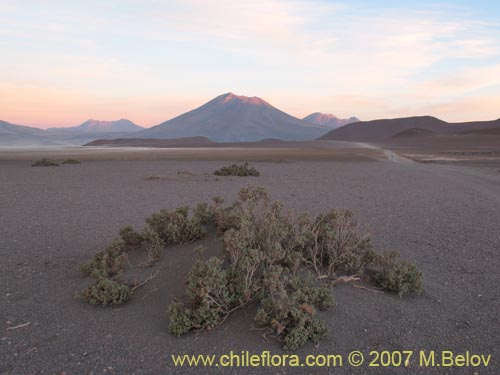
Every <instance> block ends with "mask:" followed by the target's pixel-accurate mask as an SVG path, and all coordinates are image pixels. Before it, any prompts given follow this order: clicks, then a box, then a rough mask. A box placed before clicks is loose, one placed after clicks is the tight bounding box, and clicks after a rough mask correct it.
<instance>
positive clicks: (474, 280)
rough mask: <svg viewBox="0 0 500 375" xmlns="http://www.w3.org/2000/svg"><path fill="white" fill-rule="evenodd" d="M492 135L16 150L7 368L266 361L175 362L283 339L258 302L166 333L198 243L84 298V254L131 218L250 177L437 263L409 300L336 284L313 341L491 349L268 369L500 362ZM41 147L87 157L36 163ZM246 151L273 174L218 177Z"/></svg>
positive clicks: (5, 168)
mask: <svg viewBox="0 0 500 375" xmlns="http://www.w3.org/2000/svg"><path fill="white" fill-rule="evenodd" d="M271 143H272V142H271ZM410 146H411V147H410ZM488 147H489V148H488V149H487V150H486V151H484V150H482V151H480V152H482V153H484V152H488V154H487V157H485V155H484V154H482V153H479V154H478V153H475V154H474V152H476V151H474V150H466V151H460V152H466V153H467V154H460V153H458V152H455V153H453V152H454V151H453V148H450V149H449V150H448V151H447V154H446V160H443V158H442V157H441V158H440V157H439V155H438V156H436V155H437V151H436V149H433V148H432V147H430V146H429V147H420V146H419V145H416V146H415V145H401V144H399V145H394V144H392V145H366V144H362V143H349V142H332V141H330V142H329V141H323V142H320V141H317V142H305V143H300V142H298V143H297V142H296V143H293V142H292V143H284V144H279V145H277V144H271V145H269V144H268V145H260V146H259V147H257V146H249V145H247V146H246V147H212V148H210V147H204V148H196V147H193V148H147V147H141V148H127V147H114V148H113V147H112V148H106V147H95V148H88V147H87V148H85V147H69V148H52V149H51V148H44V149H8V148H7V149H2V150H0V228H1V234H0V254H1V256H2V262H0V306H1V309H0V358H1V360H0V374H2V375H4V374H5V375H6V374H68V375H69V374H136V375H139V374H177V373H198V372H201V373H214V374H218V373H228V374H234V373H238V374H254V373H256V369H254V368H237V369H236V368H225V369H223V368H217V367H212V368H196V367H192V368H189V367H183V368H182V369H180V368H175V367H174V365H173V363H172V361H171V359H170V355H172V354H184V353H187V354H226V353H228V352H230V351H231V350H232V351H234V352H241V351H242V350H249V351H251V352H253V353H260V352H262V351H264V350H270V351H271V352H272V353H285V352H284V351H283V349H282V348H281V345H280V344H279V343H278V342H276V340H273V339H272V338H267V337H264V336H263V335H262V334H261V333H260V332H259V331H257V330H252V329H251V327H252V317H253V313H254V310H255V309H254V308H253V307H250V309H249V311H247V310H243V311H239V312H236V313H235V314H233V315H231V316H230V317H229V319H228V320H227V321H226V323H225V324H224V325H223V326H221V327H220V328H218V329H216V330H214V331H212V332H209V333H206V334H187V335H185V336H183V337H181V338H176V337H173V336H172V335H170V334H169V333H168V319H167V307H168V305H169V304H170V302H171V301H172V300H173V299H174V298H176V297H179V296H182V294H183V291H184V288H185V286H184V280H185V276H186V273H187V272H188V271H189V269H190V267H191V264H192V261H193V259H194V257H195V254H194V252H193V250H194V248H195V247H196V246H197V245H198V243H194V244H189V245H182V246H172V247H169V248H167V249H166V251H165V253H164V255H163V258H162V260H161V262H160V265H159V273H158V275H157V277H155V278H154V279H152V280H150V281H149V282H148V283H147V284H146V285H145V286H144V287H142V288H140V289H138V290H137V292H136V295H134V298H132V300H130V301H129V302H127V303H126V304H124V305H121V306H118V307H106V308H103V307H96V306H92V305H90V304H87V303H85V302H83V301H81V300H78V299H75V298H74V295H75V293H76V292H78V291H79V290H81V289H82V288H83V287H84V286H85V285H86V283H87V282H88V281H86V280H84V279H83V277H82V275H81V274H80V272H79V270H78V266H79V264H81V263H83V262H84V261H86V260H88V259H90V258H91V257H92V256H93V255H94V254H95V253H96V252H97V251H100V250H102V249H104V248H105V247H106V246H107V245H109V243H110V242H111V241H112V239H113V238H114V237H116V235H117V233H118V230H119V228H121V227H123V226H126V225H132V226H133V227H134V228H136V229H142V226H143V225H144V219H145V218H146V217H148V216H150V215H151V214H153V213H154V212H157V211H159V210H160V209H173V208H175V207H178V206H181V205H191V206H193V205H195V204H196V203H197V202H202V201H205V202H208V201H210V199H211V197H214V196H222V197H224V198H225V199H226V201H227V202H231V201H233V200H234V199H235V198H236V196H237V193H238V191H239V190H240V189H241V188H242V187H244V186H246V185H247V184H253V185H258V186H263V187H265V188H266V189H267V190H268V191H269V192H270V193H271V196H272V198H273V199H277V200H280V201H282V202H283V203H284V205H285V208H286V209H290V210H294V211H297V212H299V211H300V212H302V211H309V212H311V213H321V212H326V211H327V210H329V209H330V208H346V209H349V210H351V211H352V212H353V213H354V214H355V218H356V220H357V222H358V223H359V225H360V227H361V230H362V231H364V232H366V233H369V234H370V235H371V237H372V239H373V242H374V245H375V249H376V250H377V251H382V250H387V249H397V250H399V251H400V252H401V254H402V256H403V258H405V259H407V260H411V261H413V262H416V263H417V264H418V267H419V268H420V269H421V270H422V272H423V274H424V292H423V294H422V295H420V296H418V295H411V296H409V297H405V298H400V297H398V295H397V294H394V293H390V292H383V293H376V292H374V291H373V290H367V289H362V288H355V287H353V285H352V284H351V283H346V284H341V285H336V286H335V287H333V293H334V296H335V299H336V302H337V306H336V307H335V308H334V309H333V310H331V311H328V312H325V313H321V314H320V315H321V317H322V318H324V319H325V320H326V322H327V325H328V327H329V331H330V334H329V336H328V338H327V339H326V340H323V341H321V342H320V343H319V344H318V345H317V346H314V345H312V344H311V343H308V344H307V345H306V346H304V347H303V348H301V349H300V350H299V351H298V352H297V353H298V354H299V355H301V356H305V355H307V354H320V353H321V354H331V353H340V354H343V355H347V353H349V352H350V351H352V350H360V351H362V352H364V353H368V352H369V351H371V350H389V351H391V350H415V351H418V350H426V351H430V350H435V351H441V350H451V351H453V352H455V353H465V352H466V351H470V352H472V353H478V354H491V356H492V360H491V363H490V365H489V366H488V367H487V368H480V369H474V368H465V367H462V368H460V367H454V368H438V367H434V368H422V367H419V366H418V363H417V362H416V361H411V363H410V365H409V367H406V368H403V367H402V368H393V369H390V371H388V369H384V368H370V369H368V368H367V367H365V366H362V367H360V368H357V369H356V368H352V367H349V366H344V367H342V368H335V369H332V368H330V369H328V368H307V369H304V368H298V369H293V368H288V367H287V368H259V369H258V373H269V374H289V373H309V374H326V373H332V374H364V373H373V374H379V373H380V374H388V373H391V374H471V375H472V374H475V373H477V374H480V375H483V374H498V373H499V371H500V362H499V361H500V337H499V329H498V328H499V327H500V303H499V301H500V289H499V288H498V285H499V282H500V276H499V275H500V274H499V271H498V270H499V269H500V226H499V223H500V159H499V158H498V154H499V148H500V146H499V144H498V143H495V142H492V143H491V145H489V146H488ZM384 149H385V150H384ZM405 150H406V151H405ZM439 150H440V151H439V153H441V152H442V150H443V148H442V147H440V148H439ZM477 152H479V151H477ZM415 155H419V156H418V157H415ZM422 155H424V156H422ZM440 155H441V156H442V154H440ZM41 157H47V158H50V159H55V160H63V159H66V158H68V157H71V158H77V159H79V160H81V162H82V163H81V164H79V165H61V166H59V167H48V168H44V167H40V168H32V167H31V162H32V161H34V160H36V159H39V158H41ZM422 159H425V160H422ZM241 161H249V162H250V163H251V165H252V166H254V167H256V168H257V169H258V170H259V171H260V176H259V177H216V176H214V175H213V171H214V170H216V169H218V168H220V167H221V166H224V165H227V164H229V163H232V162H241ZM422 161H425V162H422ZM200 243H201V244H203V245H205V246H206V247H207V248H208V252H209V255H214V254H220V253H221V250H222V249H221V243H220V240H218V239H217V238H216V237H215V236H213V235H210V236H208V237H207V238H205V239H203V240H202V241H200ZM361 285H366V284H363V283H361ZM367 287H368V289H371V287H372V286H371V285H367ZM367 369H368V370H367Z"/></svg>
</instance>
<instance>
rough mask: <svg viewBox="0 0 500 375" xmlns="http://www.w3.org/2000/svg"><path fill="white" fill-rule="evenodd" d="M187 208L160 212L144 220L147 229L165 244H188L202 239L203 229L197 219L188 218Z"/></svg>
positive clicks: (204, 232)
mask: <svg viewBox="0 0 500 375" xmlns="http://www.w3.org/2000/svg"><path fill="white" fill-rule="evenodd" d="M188 214H189V207H186V206H184V207H179V208H177V209H176V210H175V211H168V210H161V211H160V212H158V213H155V214H153V216H151V217H150V218H148V219H146V224H147V225H148V227H149V228H150V229H151V230H152V231H153V232H156V233H157V234H158V236H159V237H160V239H161V240H162V241H163V242H164V243H165V244H166V245H168V244H183V243H189V242H193V241H196V240H199V239H200V238H202V237H204V236H205V234H206V231H205V228H203V226H202V225H201V223H200V220H199V219H198V218H197V217H193V218H189V217H188Z"/></svg>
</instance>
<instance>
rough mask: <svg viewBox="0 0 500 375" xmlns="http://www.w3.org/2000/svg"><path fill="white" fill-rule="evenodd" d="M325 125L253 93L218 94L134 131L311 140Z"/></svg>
mask: <svg viewBox="0 0 500 375" xmlns="http://www.w3.org/2000/svg"><path fill="white" fill-rule="evenodd" d="M328 130H329V129H328V128H327V127H325V126H319V125H314V124H310V123H307V122H305V121H303V120H301V119H298V118H296V117H293V116H291V115H289V114H287V113H285V112H283V111H281V110H280V109H278V108H276V107H274V106H272V105H271V104H270V103H268V102H267V101H265V100H263V99H261V98H259V97H256V96H253V97H248V96H243V95H236V94H234V93H232V92H229V93H226V94H222V95H219V96H217V97H215V98H214V99H212V100H210V101H208V102H206V103H205V104H203V105H201V106H200V107H197V108H195V109H193V110H191V111H188V112H186V113H183V114H181V115H179V116H177V117H175V118H173V119H170V120H168V121H165V122H163V123H161V124H159V125H156V126H153V127H151V128H149V129H145V130H143V131H140V132H139V133H137V134H134V137H139V138H182V137H193V136H203V137H208V138H210V139H212V140H214V141H218V142H247V141H260V140H262V139H266V138H276V139H281V140H313V139H315V138H317V137H319V136H321V135H323V134H325V133H326V132H327V131H328Z"/></svg>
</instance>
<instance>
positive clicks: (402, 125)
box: [319, 116, 500, 142]
mask: <svg viewBox="0 0 500 375" xmlns="http://www.w3.org/2000/svg"><path fill="white" fill-rule="evenodd" d="M499 126H500V119H499V120H495V121H477V122H462V123H448V122H445V121H442V120H440V119H438V118H435V117H431V116H421V117H406V118H397V119H389V120H374V121H360V122H355V123H351V124H348V125H345V126H343V127H341V128H338V129H335V130H332V131H330V132H329V133H327V134H325V135H323V136H322V137H320V138H319V139H321V140H339V141H367V142H368V141H383V140H387V139H390V138H393V137H395V136H396V138H397V137H398V136H397V135H398V134H399V136H401V134H403V137H404V136H406V137H408V136H410V135H411V134H412V133H413V136H419V135H421V134H422V132H423V131H431V132H434V133H436V134H460V133H462V132H466V131H468V130H474V131H478V130H482V129H489V128H495V127H499ZM412 129H414V130H412ZM415 129H419V130H418V131H416V130H415ZM405 131H408V132H407V133H404V132H405Z"/></svg>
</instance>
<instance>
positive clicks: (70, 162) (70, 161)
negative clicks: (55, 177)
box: [61, 159, 80, 164]
mask: <svg viewBox="0 0 500 375" xmlns="http://www.w3.org/2000/svg"><path fill="white" fill-rule="evenodd" d="M61 164H80V160H76V159H66V160H64V161H63V162H61Z"/></svg>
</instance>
